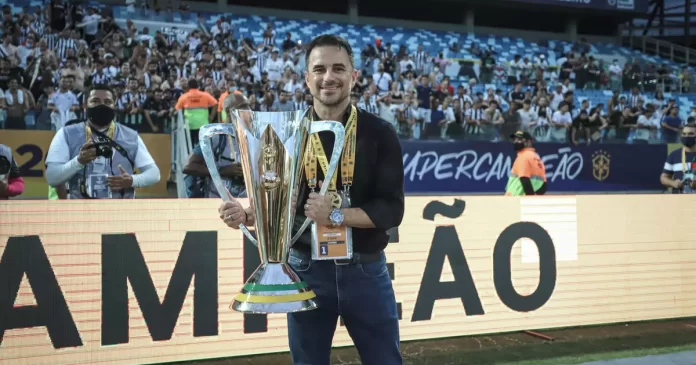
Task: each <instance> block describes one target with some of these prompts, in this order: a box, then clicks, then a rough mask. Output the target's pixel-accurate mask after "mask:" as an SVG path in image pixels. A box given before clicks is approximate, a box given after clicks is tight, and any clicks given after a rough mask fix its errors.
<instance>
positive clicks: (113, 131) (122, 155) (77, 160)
mask: <svg viewBox="0 0 696 365" xmlns="http://www.w3.org/2000/svg"><path fill="white" fill-rule="evenodd" d="M115 99H116V98H115V96H114V93H113V91H112V90H111V89H110V88H109V87H108V86H105V85H95V86H93V87H92V88H91V90H90V91H89V93H88V97H87V112H86V115H87V121H86V122H82V123H77V124H73V125H70V126H67V127H65V128H62V129H61V130H59V131H58V133H56V135H55V137H53V141H51V146H50V147H49V149H48V154H47V156H46V166H47V168H46V180H47V182H48V184H49V185H50V186H53V187H61V186H64V185H65V184H66V183H67V184H68V186H67V190H68V198H69V199H129V198H130V199H132V198H135V189H136V188H142V187H146V186H150V185H154V184H156V183H157V182H159V180H160V171H159V168H158V167H157V165H156V164H155V161H154V160H153V158H152V156H151V155H150V153H149V152H148V150H147V147H146V146H145V143H143V140H142V139H141V138H140V136H139V135H138V133H137V132H136V131H134V130H132V129H130V128H128V127H125V126H123V125H120V124H118V123H116V122H115V121H114V119H115V118H114V117H115V109H114V108H115V103H116V100H115ZM135 169H138V170H140V171H141V172H140V173H139V174H135Z"/></svg>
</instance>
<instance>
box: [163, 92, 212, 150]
mask: <svg viewBox="0 0 696 365" xmlns="http://www.w3.org/2000/svg"><path fill="white" fill-rule="evenodd" d="M217 104H218V101H217V100H215V98H214V97H213V96H212V95H210V94H208V93H207V92H205V91H201V90H199V89H198V81H196V79H190V80H188V91H187V92H186V93H184V94H183V95H181V96H180V97H179V100H177V101H176V105H175V106H174V109H176V110H182V111H183V113H184V118H186V121H187V122H188V125H189V130H190V131H191V144H192V145H193V146H195V145H197V144H198V134H199V133H200V129H201V128H202V127H203V126H204V125H206V124H208V123H209V122H213V121H215V113H217V108H212V107H214V106H217ZM209 108H212V109H210V110H212V111H213V115H212V116H211V115H210V110H209Z"/></svg>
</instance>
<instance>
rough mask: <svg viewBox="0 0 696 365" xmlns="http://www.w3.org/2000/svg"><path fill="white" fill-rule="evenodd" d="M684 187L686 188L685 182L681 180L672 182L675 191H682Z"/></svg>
mask: <svg viewBox="0 0 696 365" xmlns="http://www.w3.org/2000/svg"><path fill="white" fill-rule="evenodd" d="M682 186H684V182H683V181H681V180H679V179H676V180H674V181H672V187H673V188H675V189H681V188H682Z"/></svg>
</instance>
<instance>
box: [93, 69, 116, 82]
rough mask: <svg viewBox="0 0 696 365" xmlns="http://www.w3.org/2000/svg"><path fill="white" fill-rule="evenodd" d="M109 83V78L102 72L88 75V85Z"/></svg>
mask: <svg viewBox="0 0 696 365" xmlns="http://www.w3.org/2000/svg"><path fill="white" fill-rule="evenodd" d="M110 82H111V77H110V76H109V75H107V74H106V73H105V72H104V71H102V73H97V71H94V72H92V75H90V83H91V84H92V85H94V84H109V83H110Z"/></svg>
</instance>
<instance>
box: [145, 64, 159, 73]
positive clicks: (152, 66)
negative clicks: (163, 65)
mask: <svg viewBox="0 0 696 365" xmlns="http://www.w3.org/2000/svg"><path fill="white" fill-rule="evenodd" d="M147 70H148V71H150V73H155V72H157V65H155V64H152V63H151V64H149V65H148V66H147Z"/></svg>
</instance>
